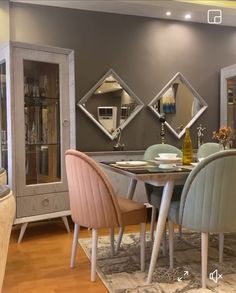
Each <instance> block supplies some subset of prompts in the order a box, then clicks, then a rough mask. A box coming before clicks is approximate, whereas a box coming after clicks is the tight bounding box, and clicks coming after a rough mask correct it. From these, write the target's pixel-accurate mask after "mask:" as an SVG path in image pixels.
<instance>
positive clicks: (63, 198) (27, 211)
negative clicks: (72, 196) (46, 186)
mask: <svg viewBox="0 0 236 293" xmlns="http://www.w3.org/2000/svg"><path fill="white" fill-rule="evenodd" d="M16 201H17V212H16V217H17V218H22V217H30V216H36V215H42V214H49V213H54V212H60V211H66V210H70V205H69V195H68V192H59V193H51V194H40V195H32V196H21V197H17V199H16Z"/></svg>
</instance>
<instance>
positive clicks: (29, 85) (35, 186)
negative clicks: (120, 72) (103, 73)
mask: <svg viewBox="0 0 236 293" xmlns="http://www.w3.org/2000/svg"><path fill="white" fill-rule="evenodd" d="M0 86H1V87H0V95H1V108H0V114H1V122H0V123H1V125H0V126H1V133H0V135H1V156H0V163H1V166H2V167H4V168H6V169H7V172H8V183H9V185H10V187H11V188H12V190H13V193H14V195H15V196H16V203H17V211H16V219H15V224H22V226H21V232H20V236H19V242H20V241H21V240H22V237H23V235H24V232H25V229H26V227H27V225H28V223H29V222H32V221H37V220H42V219H49V218H55V217H62V219H63V221H64V223H65V225H66V227H67V229H69V226H68V222H67V218H66V216H67V215H69V214H70V208H69V199H68V189H67V181H66V173H65V164H64V153H65V150H66V149H69V148H75V96H74V55H73V51H72V50H69V49H61V48H54V47H45V46H38V45H30V44H24V43H16V42H10V43H8V44H6V45H5V46H3V47H2V48H1V51H0Z"/></svg>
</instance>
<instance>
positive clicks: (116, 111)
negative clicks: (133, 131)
mask: <svg viewBox="0 0 236 293" xmlns="http://www.w3.org/2000/svg"><path fill="white" fill-rule="evenodd" d="M78 105H79V107H80V108H81V109H82V110H83V111H84V112H85V113H86V114H87V115H88V116H89V117H90V118H91V119H92V120H93V121H94V122H95V123H96V124H97V125H98V126H99V128H100V129H101V130H103V132H105V133H106V134H107V135H108V136H109V137H110V138H111V139H114V138H115V137H116V134H117V131H118V129H119V128H120V129H122V128H124V127H125V126H126V125H127V124H128V123H129V122H130V121H131V120H132V118H133V117H134V116H135V115H136V114H137V113H138V112H139V111H140V110H141V108H142V107H143V103H142V102H141V101H140V100H139V99H138V97H137V96H136V95H135V94H134V93H132V91H131V90H130V89H129V88H128V87H127V85H126V84H125V83H124V82H123V81H122V80H121V79H120V78H119V77H118V75H117V74H116V73H115V72H114V71H113V70H110V71H109V72H108V73H107V74H106V75H105V76H104V77H103V78H102V79H101V80H100V81H99V82H98V83H97V84H96V85H95V86H94V87H93V88H92V89H91V90H90V91H89V92H88V94H87V95H86V96H85V97H84V98H82V100H81V101H80V102H79V104H78Z"/></svg>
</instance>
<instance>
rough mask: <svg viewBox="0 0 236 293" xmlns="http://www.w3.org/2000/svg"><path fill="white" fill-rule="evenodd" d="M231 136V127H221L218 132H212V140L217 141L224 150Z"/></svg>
mask: <svg viewBox="0 0 236 293" xmlns="http://www.w3.org/2000/svg"><path fill="white" fill-rule="evenodd" d="M231 135H232V129H231V127H229V126H228V127H227V126H221V127H220V129H219V131H214V132H213V137H212V138H213V139H216V140H218V141H219V143H220V144H222V146H223V148H224V149H225V147H226V145H227V144H228V143H229V141H230V138H231Z"/></svg>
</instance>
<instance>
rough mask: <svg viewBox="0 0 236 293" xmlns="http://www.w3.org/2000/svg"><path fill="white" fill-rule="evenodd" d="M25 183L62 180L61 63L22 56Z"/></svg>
mask: <svg viewBox="0 0 236 293" xmlns="http://www.w3.org/2000/svg"><path fill="white" fill-rule="evenodd" d="M23 72H24V73H23V74H24V120H25V121H24V122H25V123H24V125H25V133H24V135H25V159H26V161H25V164H26V173H25V183H26V185H31V184H38V183H48V182H59V181H61V165H60V157H61V149H60V132H61V130H60V97H59V92H60V90H59V89H60V85H59V64H53V63H47V62H38V61H32V60H27V59H26V60H23Z"/></svg>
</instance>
